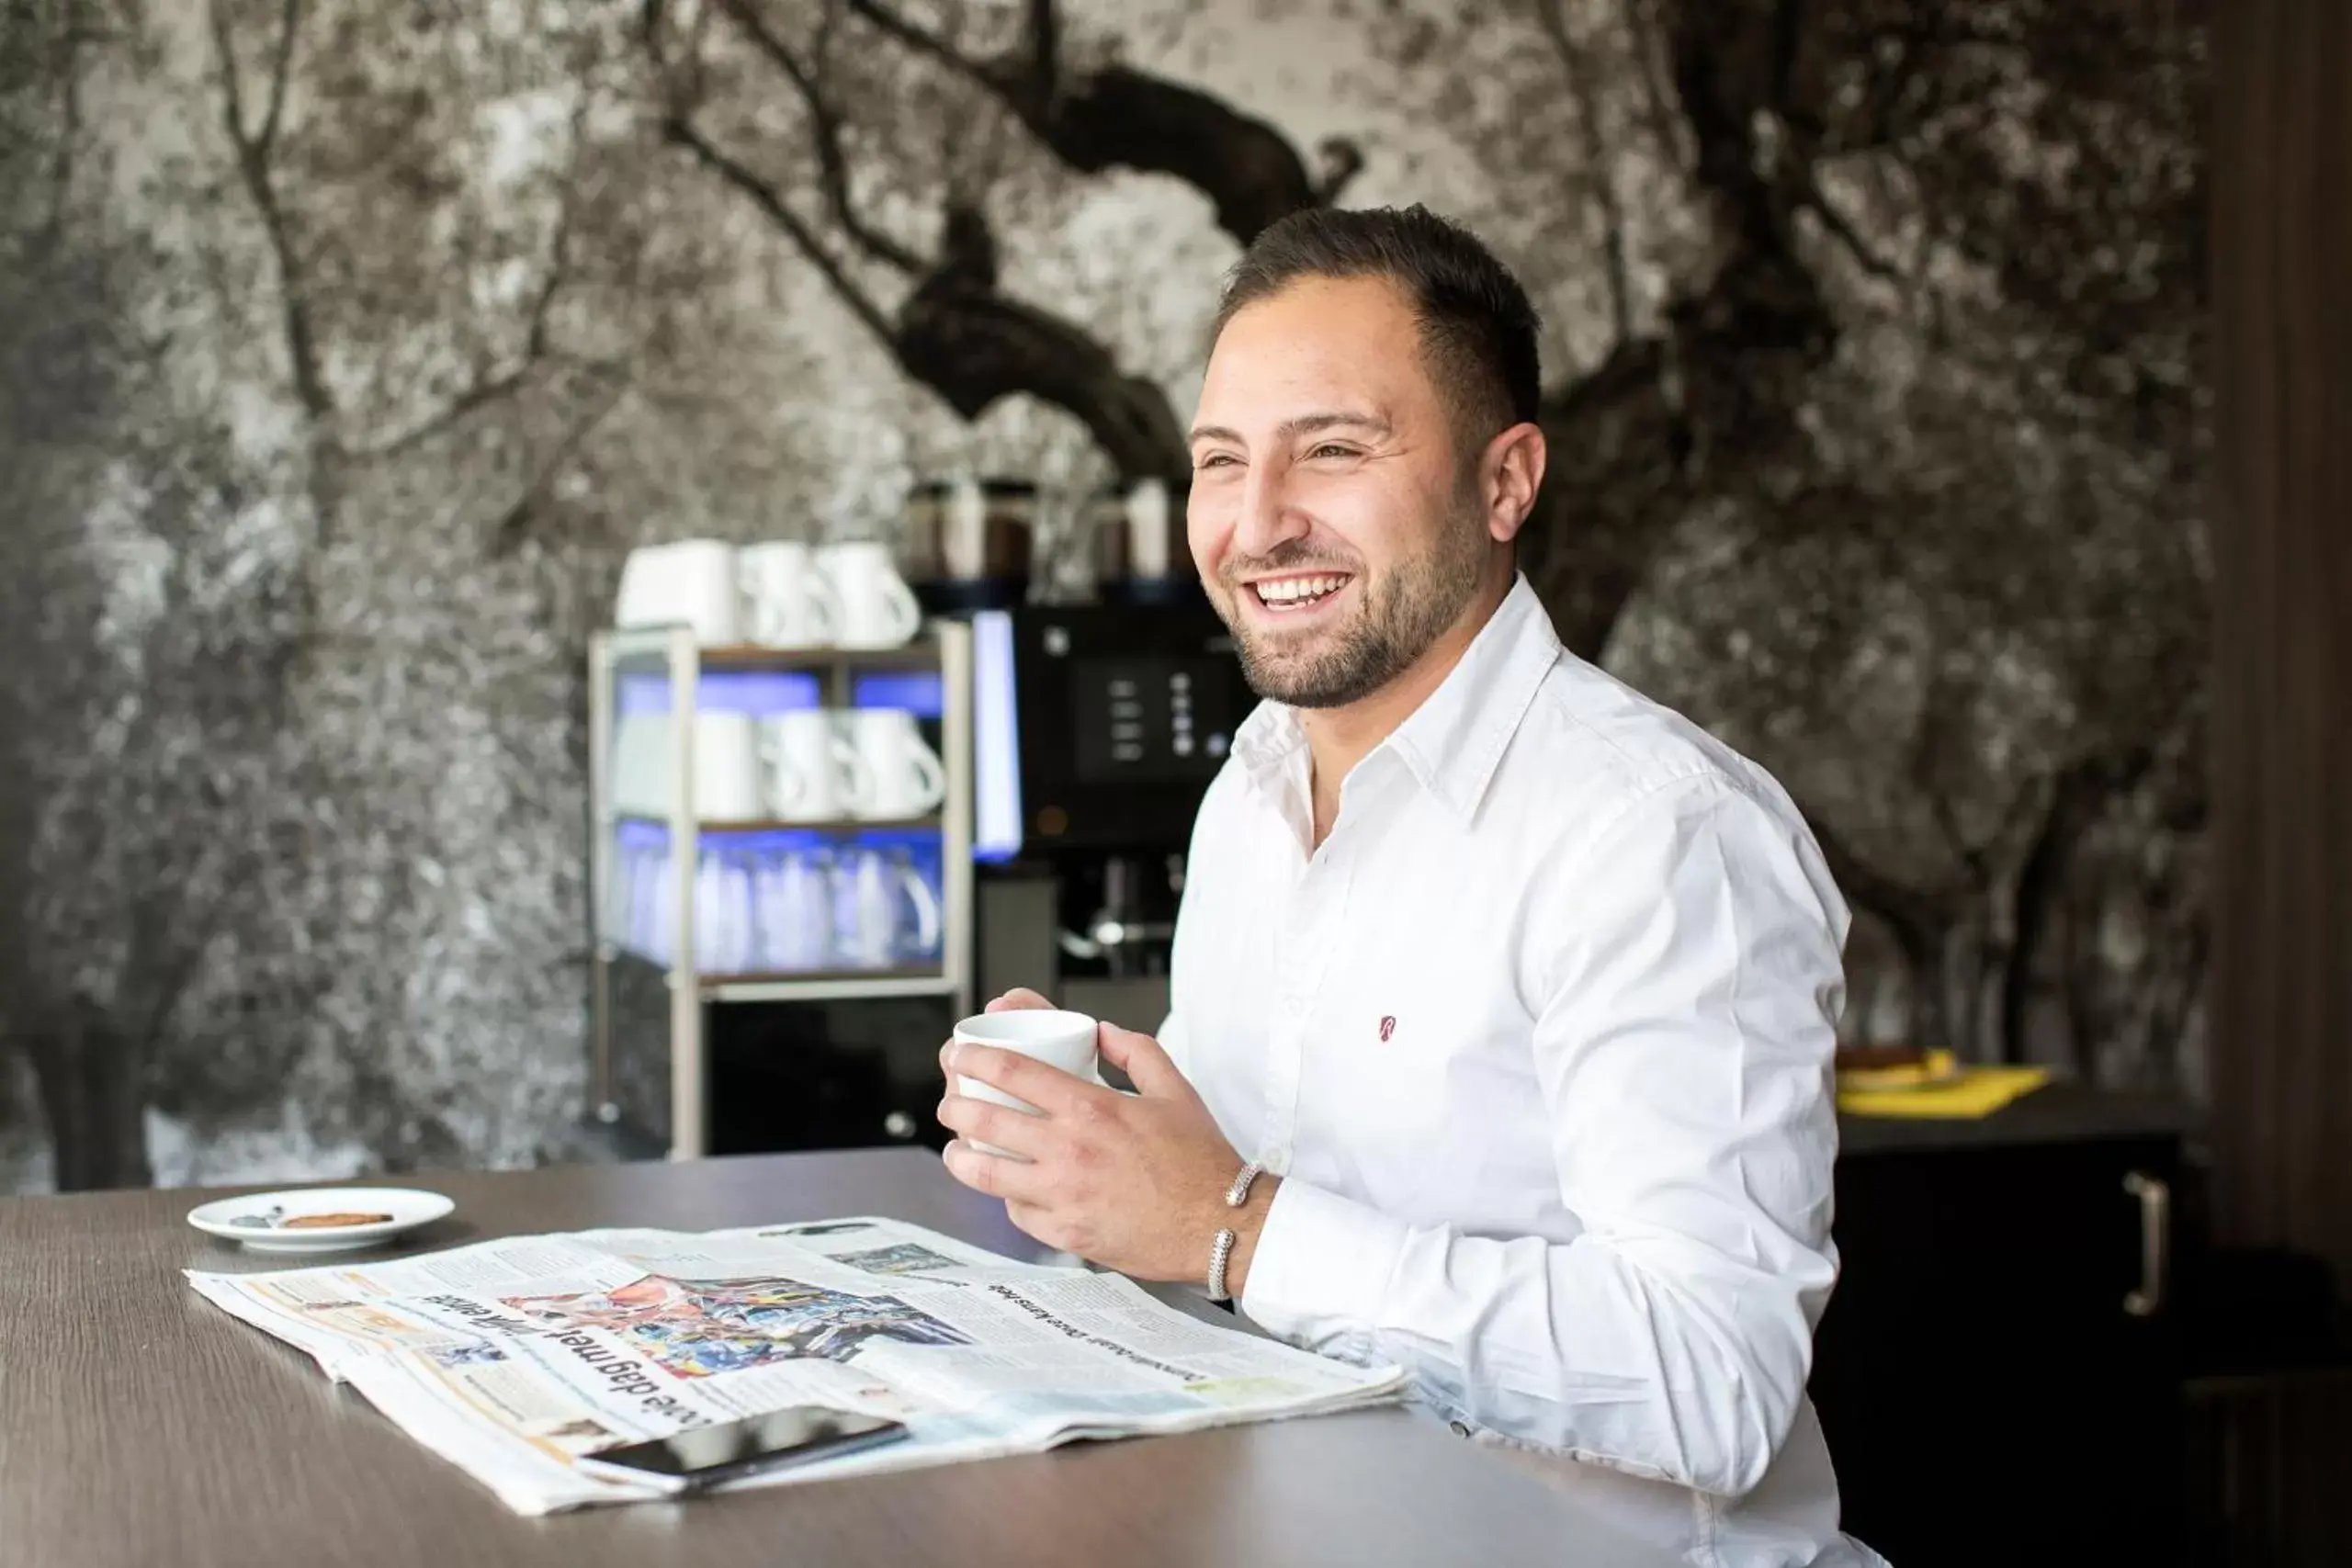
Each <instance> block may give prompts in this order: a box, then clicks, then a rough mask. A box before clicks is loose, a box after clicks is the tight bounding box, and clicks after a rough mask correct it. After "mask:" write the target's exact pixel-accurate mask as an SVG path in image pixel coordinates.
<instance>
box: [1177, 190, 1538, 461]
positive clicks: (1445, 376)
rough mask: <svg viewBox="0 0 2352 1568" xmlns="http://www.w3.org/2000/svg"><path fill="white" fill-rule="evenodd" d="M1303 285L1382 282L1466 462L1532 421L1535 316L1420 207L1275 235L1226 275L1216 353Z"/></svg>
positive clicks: (1451, 225)
mask: <svg viewBox="0 0 2352 1568" xmlns="http://www.w3.org/2000/svg"><path fill="white" fill-rule="evenodd" d="M1303 277H1334V278H1338V277H1385V278H1386V279H1387V280H1388V281H1389V282H1391V283H1393V284H1395V285H1396V286H1397V288H1401V289H1402V290H1404V292H1405V295H1406V297H1407V298H1408V299H1411V300H1412V302H1413V311H1414V314H1415V315H1416V316H1418V317H1419V321H1420V328H1421V352H1422V355H1423V357H1424V358H1425V359H1426V360H1427V362H1428V365H1429V370H1430V379H1431V380H1433V381H1435V382H1436V383H1437V388H1438V391H1439V393H1440V395H1441V396H1442V397H1443V398H1444V399H1445V401H1446V405H1447V408H1448V410H1449V412H1451V414H1452V416H1453V423H1454V425H1455V428H1456V430H1457V431H1458V432H1459V434H1461V435H1462V437H1463V438H1464V453H1465V456H1466V454H1467V451H1468V450H1469V449H1471V448H1473V447H1475V446H1483V445H1484V444H1485V443H1486V442H1487V441H1488V440H1489V439H1491V438H1492V437H1493V436H1495V435H1496V434H1498V433H1499V432H1501V431H1503V430H1505V429H1508V428H1509V427H1510V426H1511V425H1514V424H1518V423H1521V422H1523V421H1528V420H1532V419H1533V418H1535V415H1536V408H1537V402H1538V399H1539V398H1540V396H1541V389H1540V381H1541V372H1540V367H1539V365H1538V362H1537V357H1538V356H1537V351H1536V346H1535V334H1536V328H1537V325H1538V321H1537V317H1536V314H1535V307H1534V306H1533V305H1532V303H1530V302H1529V300H1528V298H1527V290H1526V289H1524V288H1521V287H1520V285H1519V279H1518V278H1516V277H1513V276H1511V272H1510V268H1509V267H1507V266H1505V265H1503V264H1502V263H1501V262H1500V261H1498V260H1497V259H1496V257H1495V254H1494V253H1493V252H1492V251H1490V250H1488V249H1487V247H1486V246H1485V245H1484V244H1482V243H1480V242H1479V240H1478V237H1477V236H1476V234H1473V233H1472V232H1470V231H1469V230H1467V229H1465V228H1464V227H1463V226H1462V225H1460V224H1459V223H1455V222H1453V221H1452V220H1448V219H1444V218H1441V217H1439V216H1438V215H1437V214H1436V213H1434V212H1431V211H1430V209H1428V208H1426V207H1423V206H1420V205H1419V203H1416V204H1414V205H1413V206H1411V207H1407V208H1401V209H1400V208H1395V207H1374V208H1363V209H1353V210H1343V209H1339V208H1335V207H1310V208H1305V209H1301V210H1299V211H1297V212H1294V213H1292V214H1291V215H1290V216H1288V217H1287V218H1283V219H1281V220H1277V221H1276V222H1274V223H1272V224H1270V225H1268V226H1267V228H1265V229H1264V230H1263V231H1261V232H1260V233H1259V235H1258V237H1257V238H1256V239H1254V240H1252V241H1250V247H1249V249H1248V250H1246V251H1244V252H1243V253H1242V254H1241V259H1240V260H1239V261H1238V262H1236V263H1235V264H1234V265H1233V270H1232V271H1231V272H1230V273H1228V274H1227V276H1226V280H1225V293H1224V295H1223V297H1222V298H1221V299H1219V300H1218V303H1217V311H1216V328H1215V330H1214V331H1213V332H1212V333H1210V341H1211V342H1212V343H1214V342H1215V341H1216V336H1217V334H1219V333H1223V332H1224V331H1225V325H1226V323H1227V321H1231V320H1233V318H1234V315H1235V314H1236V313H1237V312H1238V311H1239V310H1241V309H1242V308H1243V307H1244V306H1246V305H1250V304H1254V303H1256V302H1257V301H1259V300H1261V299H1271V298H1272V297H1273V296H1274V295H1276V294H1279V293H1281V292H1282V291H1283V289H1285V288H1289V287H1290V285H1292V284H1293V283H1295V282H1296V281H1298V280H1299V279H1300V278H1303Z"/></svg>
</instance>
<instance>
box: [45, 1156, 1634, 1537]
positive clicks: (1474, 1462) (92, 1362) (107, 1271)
mask: <svg viewBox="0 0 2352 1568" xmlns="http://www.w3.org/2000/svg"><path fill="white" fill-rule="evenodd" d="M412 1185H415V1186H420V1187H426V1188H431V1189H433V1190H436V1191H442V1192H446V1193H447V1194H448V1195H449V1196H450V1197H452V1198H454V1199H456V1200H457V1202H458V1210H457V1213H455V1214H454V1215H452V1216H451V1217H450V1218H449V1219H447V1220H445V1221H443V1222H441V1223H440V1224H436V1225H435V1226H433V1227H432V1228H431V1229H429V1230H427V1231H424V1232H422V1233H420V1234H419V1237H418V1241H417V1245H419V1246H449V1245H453V1244H456V1243H459V1242H465V1241H473V1240H479V1239H481V1238H483V1237H487V1236H493V1235H507V1234H514V1233H518V1232H531V1231H559V1230H577V1229H583V1228H586V1227H588V1226H592V1225H610V1224H630V1225H657V1226H667V1227H673V1228H677V1229H686V1230H705V1229H712V1228H716V1227H718V1226H723V1225H738V1224H762V1223H765V1222H769V1221H783V1220H798V1219H817V1218H822V1217H825V1216H828V1215H839V1214H854V1213H881V1214H889V1215H895V1216H897V1217H899V1218H901V1219H906V1220H911V1221H913V1222H914V1223H916V1224H923V1225H928V1226H931V1227H932V1228H933V1229H935V1230H940V1231H944V1232H946V1233H948V1234H950V1235H957V1236H961V1237H963V1238H964V1239H966V1240H967V1241H971V1242H974V1243H976V1244H978V1245H979V1246H982V1247H990V1248H993V1249H995V1250H997V1251H1001V1252H1005V1253H1008V1254H1012V1255H1014V1256H1018V1257H1023V1258H1032V1257H1035V1255H1036V1248H1035V1245H1034V1244H1033V1243H1030V1242H1029V1241H1028V1240H1027V1239H1026V1238H1025V1237H1023V1236H1022V1235H1020V1233H1019V1232H1017V1231H1015V1230H1013V1229H1012V1226H1011V1225H1010V1224H1008V1223H1007V1222H1006V1220H1005V1218H1004V1214H1003V1210H1002V1208H1001V1205H999V1204H996V1203H993V1202H990V1201H988V1200H985V1199H982V1198H980V1197H979V1196H978V1195H977V1194H975V1193H971V1192H967V1191H966V1190H964V1189H963V1188H961V1187H958V1186H957V1185H956V1183H955V1182H953V1181H952V1180H950V1179H948V1178H947V1176H946V1175H945V1173H944V1171H942V1170H941V1169H940V1168H939V1167H938V1164H937V1161H936V1158H935V1157H934V1156H931V1155H929V1154H927V1153H924V1152H922V1151H921V1150H913V1149H888V1150H869V1151H863V1152H858V1153H849V1154H838V1155H786V1156H759V1157H752V1158H741V1159H721V1160H706V1161H701V1162H697V1163H694V1164H685V1165H668V1166H664V1165H637V1166H582V1167H576V1168H562V1169H552V1170H537V1171H522V1172H511V1173H498V1174H466V1175H451V1176H439V1177H429V1178H419V1179H415V1180H414V1181H413V1183H412ZM215 1195H217V1194H208V1193H199V1192H190V1191H175V1192H114V1193H102V1194H96V1195H93V1196H86V1197H71V1198H23V1199H14V1200H7V1201H0V1562H6V1563H7V1564H9V1565H10V1568H47V1565H48V1564H51V1563H57V1564H73V1565H75V1568H116V1565H118V1564H119V1565H130V1564H142V1565H143V1564H151V1563H152V1564H165V1563H168V1564H172V1565H174V1568H232V1565H233V1568H254V1565H256V1564H258V1565H263V1568H280V1565H284V1568H292V1565H296V1564H309V1563H328V1562H332V1563H336V1564H348V1565H373V1564H412V1563H413V1564H429V1565H430V1568H470V1565H473V1564H484V1565H489V1564H495V1565H497V1568H531V1565H532V1564H537V1563H546V1564H549V1565H550V1568H554V1565H560V1568H599V1565H604V1564H611V1565H613V1568H622V1565H626V1568H646V1565H647V1564H651V1563H679V1564H694V1565H696V1568H752V1565H754V1564H768V1563H777V1564H784V1563H792V1564H798V1563H806V1564H812V1565H822V1568H851V1565H855V1564H861V1563H876V1564H882V1563H887V1564H892V1565H898V1564H910V1563H934V1562H935V1563H953V1564H958V1565H978V1564H984V1563H1018V1564H1023V1565H1024V1568H1027V1565H1033V1564H1034V1565H1038V1568H1053V1565H1061V1564H1069V1565H1077V1564H1093V1563H1103V1564H1118V1565H1119V1568H1146V1565H1148V1564H1158V1563H1196V1564H1200V1565H1202V1568H1267V1565H1273V1564H1284V1563H1317V1564H1320V1563H1334V1562H1347V1563H1400V1564H1423V1563H1446V1562H1478V1563H1480V1564H1482V1565H1488V1564H1498V1563H1511V1562H1543V1563H1546V1564H1555V1565H1557V1564H1565V1563H1574V1564H1591V1565H1593V1568H1621V1565H1622V1568H1654V1565H1655V1568H1665V1559H1664V1558H1663V1557H1662V1556H1660V1555H1659V1554H1657V1553H1656V1552H1654V1551H1650V1550H1648V1549H1646V1548H1644V1547H1641V1546H1638V1545H1636V1544H1634V1543H1632V1542H1630V1541H1629V1540H1627V1539H1626V1538H1625V1536H1624V1535H1623V1533H1622V1532H1621V1531H1620V1530H1619V1529H1616V1528H1615V1527H1614V1526H1613V1525H1612V1523H1611V1521H1610V1520H1609V1519H1607V1518H1605V1517H1594V1516H1593V1515H1591V1514H1590V1513H1589V1512H1587V1511H1585V1510H1584V1509H1582V1508H1581V1507H1579V1506H1577V1505H1575V1504H1572V1503H1571V1502H1570V1501H1568V1500H1567V1499H1566V1498H1565V1497H1563V1496H1561V1495H1558V1494H1555V1493H1554V1492H1552V1491H1551V1490H1549V1489H1547V1488H1546V1487H1544V1485H1542V1484H1540V1483H1537V1482H1535V1481H1533V1480H1531V1479H1529V1478H1527V1477H1525V1476H1523V1475H1521V1474H1519V1473H1517V1472H1513V1471H1512V1470H1510V1468H1509V1467H1507V1466H1505V1465H1504V1464H1502V1463H1500V1462H1499V1461H1496V1460H1495V1459H1493V1458H1492V1457H1491V1456H1489V1455H1487V1454H1484V1453H1481V1452H1480V1451H1478V1450H1476V1448H1474V1447H1472V1446H1471V1445H1469V1444H1467V1443H1464V1442H1461V1441H1459V1440H1457V1439H1454V1438H1451V1437H1449V1436H1447V1435H1446V1433H1445V1432H1444V1431H1443V1429H1442V1428H1440V1427H1435V1426H1434V1425H1432V1424H1430V1423H1427V1422H1423V1421H1420V1420H1418V1419H1415V1418H1414V1417H1412V1416H1408V1415H1406V1414H1405V1413H1404V1412H1403V1411H1401V1410H1394V1409H1388V1410H1374V1411H1360V1412H1356V1413H1354V1414H1351V1415H1344V1416H1323V1417H1317V1418H1314V1419H1309V1420H1300V1421H1290V1422H1277V1423H1272V1424H1262V1425H1258V1426H1252V1427H1234V1428H1227V1429H1226V1430H1223V1431H1216V1432H1204V1433H1198V1434H1194V1435H1192V1436H1188V1437H1181V1438H1139V1439H1131V1440H1128V1441H1125V1442H1116V1443H1096V1444H1078V1445H1073V1446H1070V1447H1068V1448H1064V1449H1060V1450H1056V1451H1054V1452H1052V1453H1047V1454H1040V1455H1036V1456H1034V1457H1027V1458H1020V1459H1009V1460H996V1461H986V1462H980V1463H973V1464H958V1465H947V1466H943V1467H940V1468H937V1469H933V1470H924V1471H916V1472H910V1473H906V1474H900V1475H891V1476H877V1477H874V1478H871V1479H867V1480H861V1481H839V1482H830V1483H812V1484H809V1485H806V1486H797V1487H785V1488H778V1489H774V1490H768V1491H760V1492H747V1493H736V1494H732V1495H724V1496H717V1497H709V1498H704V1499H699V1500H696V1501H694V1502H690V1503H683V1504H650V1505H637V1506H628V1507H616V1508H600V1509H592V1510H589V1511H586V1512H583V1513H577V1514H571V1515H560V1516H557V1517H549V1518H537V1519H533V1518H524V1517H517V1516H515V1515H514V1514H511V1513H509V1512H507V1511H506V1509H505V1508H504V1507H503V1506H502V1505H501V1504H499V1503H498V1501H497V1500H496V1499H495V1498H493V1497H492V1495H490V1493H489V1492H488V1491H486V1490H484V1489H483V1488H481V1487H480V1486H479V1485H477V1484H476V1483H474V1482H473V1481H471V1480H470V1479H469V1478H468V1477H467V1476H466V1475H465V1474H464V1473H463V1472H460V1471H458V1469H456V1468H455V1467H454V1466H451V1465H448V1464H446V1463H444V1462H443V1461H440V1460H438V1459H436V1458H435V1457H434V1456H433V1455H431V1454H429V1453H427V1452H426V1451H425V1450H424V1449H422V1448H420V1447H418V1446H417V1445H416V1444H414V1443H413V1442H411V1441H410V1440H409V1439H408V1438H406V1437H404V1436H402V1435H401V1433H400V1431H399V1430H397V1429H396V1428H395V1427H393V1426H392V1425H391V1423H390V1422H389V1421H386V1420H385V1419H383V1418H382V1417H381V1416H378V1415H377V1414H376V1412H375V1411H374V1410H372V1409H371V1408H369V1407H368V1404H367V1403H366V1402H365V1401H364V1400H362V1399H361V1398H359V1396H358V1395H356V1394H355V1393H351V1392H350V1391H349V1390H347V1389H343V1388H339V1387H336V1386H334V1385H333V1384H331V1383H329V1382H327V1380H326V1379H325V1378H324V1377H323V1376H322V1375H321V1373H320V1372H319V1371H318V1369H317V1368H316V1367H315V1366H314V1365H312V1364H311V1361H310V1360H309V1359H307V1358H306V1357H304V1356H302V1355H300V1353H299V1352H297V1351H295V1350H294V1349H292V1348H289V1347H288V1346H286V1345H283V1344H280V1343H279V1342H277V1340H275V1339H272V1338H270V1337H267V1336H266V1335H264V1334H262V1333H260V1332H258V1331H257V1330H254V1329H253V1328H249V1327H247V1326H245V1325H243V1324H241V1323H238V1322H236V1321H235V1320H234V1319H232V1318H231V1317H230V1316H229V1315H228V1314H225V1313H223V1312H220V1310H219V1309H217V1308H215V1307H213V1306H211V1305H210V1304H209V1303H206V1302H204V1301H203V1300H201V1299H200V1298H199V1297H198V1296H197V1294H196V1293H195V1292H193V1291H191V1290H189V1289H188V1287H187V1282H186V1281H185V1280H183V1279H182V1278H181V1277H180V1270H181V1269H184V1268H187V1267H191V1266H194V1267H201V1268H207V1269H223V1270H230V1269H259V1268H270V1267H275V1268H284V1267H288V1263H287V1262H286V1261H285V1260H271V1261H264V1260H263V1259H261V1258H249V1257H247V1256H246V1255H244V1254H243V1253H242V1252H241V1251H240V1250H238V1249H237V1248H235V1247H232V1246H231V1245H229V1244H227V1243H222V1242H217V1241H213V1240H211V1239H209V1238H208V1237H206V1236H203V1235H199V1234H198V1233H197V1232H196V1231H194V1230H191V1229H190V1228H188V1227H187V1225H186V1224H183V1223H182V1216H183V1215H184V1214H186V1213H187V1210H188V1209H189V1208H190V1207H192V1206H193V1205H194V1204H196V1203H198V1202H199V1201H204V1200H205V1199H206V1198H207V1197H209V1196H215ZM1203 1310H1204V1311H1206V1310H1212V1309H1206V1308H1204V1309H1203Z"/></svg>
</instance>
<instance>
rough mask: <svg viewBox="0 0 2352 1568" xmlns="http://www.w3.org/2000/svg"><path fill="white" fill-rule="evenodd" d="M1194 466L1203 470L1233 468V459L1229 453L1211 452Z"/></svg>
mask: <svg viewBox="0 0 2352 1568" xmlns="http://www.w3.org/2000/svg"><path fill="white" fill-rule="evenodd" d="M1194 466H1195V467H1196V468H1231V467H1233V457H1232V456H1231V454H1229V453H1225V452H1211V453H1210V454H1208V456H1206V457H1203V458H1202V459H1201V460H1200V462H1199V463H1197V464H1195V465H1194Z"/></svg>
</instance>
